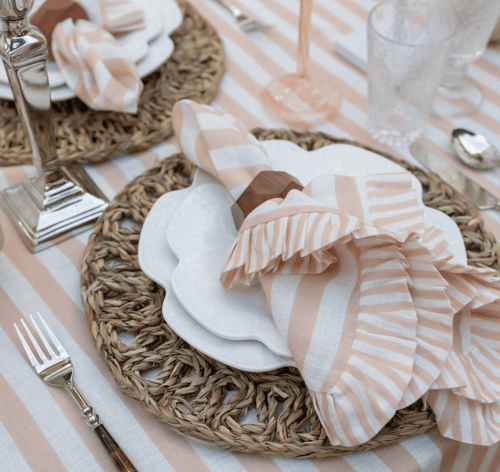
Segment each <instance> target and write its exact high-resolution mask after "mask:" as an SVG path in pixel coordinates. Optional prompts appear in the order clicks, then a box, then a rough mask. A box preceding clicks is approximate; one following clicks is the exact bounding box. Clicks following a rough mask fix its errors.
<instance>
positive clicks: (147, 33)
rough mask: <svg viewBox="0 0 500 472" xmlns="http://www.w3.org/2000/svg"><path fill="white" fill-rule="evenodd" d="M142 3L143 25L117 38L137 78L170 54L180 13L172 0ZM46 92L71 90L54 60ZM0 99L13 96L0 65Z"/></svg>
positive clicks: (57, 96)
mask: <svg viewBox="0 0 500 472" xmlns="http://www.w3.org/2000/svg"><path fill="white" fill-rule="evenodd" d="M141 3H142V4H143V5H144V6H145V14H146V21H147V24H148V26H147V28H145V29H144V30H140V31H134V32H131V33H128V34H126V35H123V36H120V37H118V38H117V40H118V42H119V43H120V44H121V45H122V46H124V48H125V50H126V51H127V52H128V53H129V56H130V59H131V60H133V61H134V62H136V63H137V71H138V72H139V76H140V77H141V78H143V77H146V76H147V75H149V74H151V73H152V72H154V71H155V70H156V69H158V68H159V67H160V66H161V65H162V64H163V63H165V62H166V60H167V59H168V58H169V57H170V55H171V54H172V52H173V50H174V43H173V41H172V40H171V39H170V34H171V33H172V32H173V31H175V30H176V29H177V28H178V27H179V26H180V24H181V23H182V12H181V10H180V8H179V5H178V4H177V2H176V1H175V0H148V1H147V2H141ZM47 73H48V76H49V84H50V93H51V97H52V101H53V102H58V101H62V100H69V99H71V98H74V97H75V94H74V92H73V91H72V90H71V89H70V88H69V87H68V86H67V85H66V83H65V80H64V77H63V76H62V74H61V72H60V71H59V69H58V67H57V65H56V63H55V62H54V61H50V60H49V61H47ZM0 98H5V99H8V100H12V99H13V95H12V90H11V89H10V86H9V84H8V79H7V74H6V72H5V68H4V67H2V66H0Z"/></svg>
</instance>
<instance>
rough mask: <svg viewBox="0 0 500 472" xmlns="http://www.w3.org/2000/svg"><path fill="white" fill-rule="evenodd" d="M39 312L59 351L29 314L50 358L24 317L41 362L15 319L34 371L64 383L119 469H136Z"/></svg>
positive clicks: (124, 471)
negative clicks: (80, 384)
mask: <svg viewBox="0 0 500 472" xmlns="http://www.w3.org/2000/svg"><path fill="white" fill-rule="evenodd" d="M38 316H39V317H40V321H41V322H42V324H43V326H44V328H45V331H46V332H47V334H48V335H49V337H50V339H51V341H52V343H53V345H54V347H55V349H56V351H57V353H56V352H54V350H53V349H52V347H51V345H50V344H49V342H48V341H47V338H46V337H45V335H44V334H43V333H42V331H41V330H40V328H39V327H38V325H37V324H36V323H35V320H34V319H33V317H32V316H31V315H30V319H31V323H32V324H33V326H34V328H35V329H36V332H37V333H38V336H39V337H40V339H41V340H42V343H43V345H44V346H45V349H46V350H47V352H48V354H49V356H50V360H49V359H47V357H46V355H45V353H44V352H43V350H42V349H41V347H40V345H39V344H38V342H37V341H36V339H35V337H34V336H33V335H32V334H31V331H30V329H29V328H28V326H26V323H25V322H24V320H21V323H22V324H23V326H24V329H25V330H26V332H27V333H28V336H29V338H30V340H31V342H32V344H33V346H34V347H35V350H36V352H37V354H38V356H39V358H40V360H41V363H40V361H39V360H38V359H37V357H36V356H35V354H34V353H33V351H32V350H31V348H30V346H29V345H28V343H27V342H26V339H24V336H23V335H22V334H21V331H20V330H19V328H18V327H17V325H16V323H14V326H15V328H16V331H17V335H18V336H19V339H20V340H21V344H22V345H23V347H24V350H25V351H26V355H27V356H28V359H29V361H30V363H31V366H32V367H33V369H34V371H35V372H36V373H37V374H38V376H39V377H40V378H41V379H42V380H44V381H45V382H47V383H48V384H49V385H52V386H54V387H63V388H65V389H66V390H67V391H68V392H69V393H70V395H71V396H72V397H73V400H75V402H76V403H77V404H78V406H79V407H80V409H81V410H82V415H83V416H85V417H86V418H87V424H88V425H89V426H90V427H91V428H92V429H93V430H94V432H95V434H96V435H97V437H98V438H99V441H101V444H102V445H103V446H104V448H105V449H106V452H107V453H108V455H109V456H110V458H111V460H112V461H113V462H114V464H115V465H116V467H117V468H118V470H119V471H121V472H137V469H136V468H135V467H134V465H133V464H132V462H130V460H129V458H128V457H127V456H126V455H125V453H124V452H123V451H122V449H121V448H120V446H118V444H117V442H116V441H115V440H114V439H113V436H111V434H110V433H109V431H108V430H107V429H106V427H105V426H104V425H103V424H102V423H101V422H100V420H99V415H97V414H96V413H94V410H93V408H92V407H91V406H90V405H89V403H88V402H87V400H85V397H84V396H83V395H82V394H81V392H80V391H79V390H78V388H77V387H76V385H75V383H74V382H73V364H72V363H71V359H70V358H69V356H68V353H67V352H66V350H65V349H64V347H63V346H62V344H61V343H60V342H59V340H58V339H57V338H56V336H55V334H54V333H53V332H52V331H51V329H50V328H49V327H48V325H47V323H46V322H45V320H44V319H43V318H42V315H40V313H38Z"/></svg>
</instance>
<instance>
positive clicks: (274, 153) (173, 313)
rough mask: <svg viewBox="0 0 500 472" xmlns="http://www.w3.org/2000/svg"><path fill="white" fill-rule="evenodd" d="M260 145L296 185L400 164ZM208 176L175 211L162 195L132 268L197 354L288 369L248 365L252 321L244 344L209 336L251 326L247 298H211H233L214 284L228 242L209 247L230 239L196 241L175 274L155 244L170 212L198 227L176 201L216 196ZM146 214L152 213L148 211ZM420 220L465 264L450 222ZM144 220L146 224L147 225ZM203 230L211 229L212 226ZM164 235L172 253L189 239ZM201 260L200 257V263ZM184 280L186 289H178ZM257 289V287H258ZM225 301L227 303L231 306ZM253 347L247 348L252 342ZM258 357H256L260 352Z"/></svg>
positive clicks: (356, 152) (365, 155) (349, 150)
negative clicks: (160, 294)
mask: <svg viewBox="0 0 500 472" xmlns="http://www.w3.org/2000/svg"><path fill="white" fill-rule="evenodd" d="M263 145H264V147H265V148H266V151H267V152H268V154H269V155H270V156H271V161H272V163H273V168H274V169H276V170H285V171H287V172H290V173H292V174H294V175H296V176H297V177H299V179H300V180H301V181H302V182H303V183H304V184H307V183H308V182H309V181H310V180H312V178H314V177H315V176H316V175H317V174H318V173H320V172H322V173H324V172H331V169H335V172H337V173H339V174H344V175H349V174H356V175H361V174H366V173H372V172H374V173H375V172H388V171H389V172H390V171H392V172H394V171H396V172H398V171H401V168H400V167H399V166H397V165H396V164H394V163H392V162H390V161H388V160H387V159H385V158H383V157H381V156H378V155H376V154H373V153H370V152H368V151H365V150H362V149H359V148H355V147H353V146H349V145H332V146H328V147H325V148H322V149H319V150H317V151H313V152H309V153H308V152H307V151H304V150H302V149H300V148H298V147H297V146H296V145H294V144H293V143H289V142H287V141H267V142H264V143H263ZM343 160H346V161H347V162H342V161H343ZM361 169H362V170H361ZM207 176H208V174H206V173H205V172H203V171H197V173H196V177H195V182H194V183H193V186H192V187H190V188H189V189H186V190H183V191H182V194H181V195H180V197H182V198H180V197H178V198H177V197H170V198H176V201H175V206H174V205H172V204H171V202H170V201H169V199H168V198H167V196H168V195H171V194H173V195H175V194H180V192H172V193H171V194H167V195H166V196H164V197H162V198H161V199H159V200H158V201H157V202H156V203H155V205H154V207H153V209H152V210H151V212H150V215H149V216H148V218H147V220H146V223H145V225H144V227H143V230H142V233H141V240H140V243H139V263H140V265H141V268H142V269H143V270H144V272H145V273H146V274H147V275H148V276H149V277H151V278H152V279H153V280H156V281H157V282H158V283H160V284H161V285H163V286H164V287H165V288H166V290H167V297H166V299H165V302H164V307H163V312H164V317H165V319H166V321H167V323H169V325H171V327H172V329H174V331H176V332H177V333H178V334H179V335H180V336H181V337H182V338H184V339H185V340H186V341H188V342H189V343H190V344H191V345H193V346H194V347H196V348H198V349H200V351H202V352H204V353H206V354H207V355H209V356H211V357H213V358H215V359H217V360H219V361H221V362H224V363H226V364H228V365H231V366H234V367H237V368H241V369H244V370H247V371H265V370H270V369H272V368H276V367H278V366H282V365H293V361H292V360H291V359H287V358H286V357H283V356H281V357H280V356H276V355H275V354H274V356H275V357H274V359H272V360H271V359H267V362H268V364H267V367H266V365H265V363H264V361H261V360H259V361H257V359H258V358H259V359H260V357H259V356H258V355H257V354H256V357H255V359H256V360H255V361H254V362H252V361H250V360H249V358H248V356H247V354H248V351H247V348H248V349H255V351H256V353H257V352H258V351H259V352H261V350H262V345H261V343H260V342H256V341H255V339H261V337H262V333H261V332H260V329H259V328H260V323H261V322H260V321H259V323H254V325H253V326H254V327H255V328H256V330H257V333H255V332H254V333H248V332H247V333H244V336H243V337H244V338H247V337H249V339H245V340H240V341H234V340H233V341H228V340H227V339H224V338H222V337H221V336H220V334H219V332H217V333H216V332H215V331H218V329H221V326H222V328H225V327H224V319H225V320H226V324H229V325H236V326H237V327H238V326H239V325H240V324H241V325H243V324H244V323H248V322H251V318H252V316H251V317H249V319H248V320H245V322H244V323H243V322H242V321H241V320H242V319H243V318H244V317H245V316H247V315H248V313H250V314H252V313H254V310H252V309H250V310H248V307H252V305H254V303H255V301H254V300H252V299H248V296H247V298H245V299H243V300H242V301H240V302H239V305H236V306H234V305H233V304H232V303H229V306H228V303H225V302H222V305H217V303H218V300H219V298H218V297H219V295H220V293H219V289H220V290H223V291H224V292H225V293H226V294H227V293H228V292H232V291H227V290H224V289H222V287H221V286H220V284H219V282H218V278H219V273H220V269H221V268H222V264H223V263H224V260H225V256H226V255H227V253H228V251H229V249H230V247H231V245H232V243H231V244H230V245H229V246H228V247H225V248H224V251H225V252H223V251H222V249H220V250H219V249H217V250H214V246H213V245H214V243H216V244H217V242H218V241H225V244H228V241H229V239H226V238H225V237H224V238H218V237H217V236H216V235H214V237H212V238H211V239H210V240H209V241H201V242H200V241H198V243H199V244H201V245H202V246H203V251H200V254H198V253H197V254H198V255H197V256H196V257H197V258H198V259H197V260H195V261H194V262H195V263H194V264H192V265H191V262H192V261H191V260H190V263H189V264H185V265H184V268H183V269H182V270H180V271H179V272H177V269H178V268H179V267H181V263H182V261H181V263H179V266H178V267H175V268H174V266H175V265H176V264H177V261H176V259H175V256H174V255H173V254H172V252H171V251H170V249H165V247H166V248H168V245H167V244H165V243H164V242H163V243H162V242H161V240H162V238H164V234H165V233H164V231H165V228H166V227H167V226H168V221H170V219H171V218H172V216H173V215H172V213H173V212H174V211H177V210H178V211H177V213H176V216H175V217H174V218H176V219H179V220H182V219H184V218H181V215H185V216H186V218H185V220H186V221H189V224H190V225H191V227H190V228H189V232H190V233H192V230H193V228H194V227H196V226H197V225H199V221H196V220H195V219H194V218H190V214H189V213H185V212H184V211H183V207H184V204H185V203H183V202H182V201H181V200H184V201H187V199H188V198H193V197H190V196H191V195H194V192H198V193H199V194H201V195H202V196H203V198H202V199H200V198H196V199H195V201H198V202H200V201H203V202H205V201H208V200H207V197H208V194H209V193H211V192H212V191H214V189H217V190H215V191H214V194H220V189H221V188H222V186H221V185H220V184H214V183H212V184H211V185H204V188H203V187H201V185H202V184H203V183H205V182H214V179H213V178H211V177H209V176H208V177H207ZM415 180H416V179H415ZM415 188H416V190H417V191H419V192H421V187H420V184H419V183H418V181H416V183H415ZM199 196H200V195H198V197H199ZM226 202H227V203H226V205H229V201H227V200H226ZM211 206H212V207H216V208H217V207H219V208H220V215H219V214H218V213H217V212H215V213H214V212H213V211H211V214H212V215H213V216H214V221H215V220H217V221H218V224H219V230H217V231H218V233H219V234H220V233H221V232H226V233H229V234H231V233H232V238H233V239H232V241H233V242H234V238H235V235H236V230H235V229H234V226H233V227H232V229H231V224H232V222H231V221H228V219H227V214H230V211H229V206H230V205H229V206H226V207H225V208H224V207H220V206H219V205H214V204H213V202H211ZM153 210H155V212H154V213H153ZM197 214H198V213H197ZM167 216H168V218H167ZM206 219H207V218H204V220H206ZM425 219H426V225H428V226H436V227H438V228H440V229H442V230H443V231H444V232H445V233H446V235H447V240H448V241H449V243H450V246H451V248H452V252H453V253H454V254H455V260H456V261H457V262H460V263H466V253H465V247H464V244H463V240H462V237H461V234H460V231H459V229H458V227H457V226H456V224H455V223H454V222H453V220H451V219H450V218H449V217H447V216H446V215H444V214H443V213H441V212H438V211H436V210H432V209H429V208H426V209H425ZM153 220H154V221H153ZM167 220H168V221H167ZM150 221H151V224H149V223H150ZM153 222H154V224H153ZM162 222H163V223H162ZM230 223H231V224H230ZM179 224H180V223H179ZM210 224H213V221H212V223H210ZM182 226H183V225H181V226H179V228H181V227H182ZM197 231H198V230H197ZM174 233H175V231H174ZM168 234H169V237H170V238H172V237H173V238H174V239H176V242H174V245H176V246H177V247H176V250H177V251H179V247H178V246H179V244H181V245H182V243H181V242H180V241H181V240H185V241H188V238H189V236H188V235H187V234H186V233H184V237H182V235H180V233H179V235H177V236H175V235H174V236H171V234H172V230H171V229H169V230H168ZM155 238H156V239H157V240H158V241H159V243H158V244H157V246H156V247H159V246H160V245H161V244H163V246H162V247H163V252H162V255H161V257H159V256H158V254H159V253H160V251H157V250H156V249H155V245H154V244H153V243H151V241H154V239H155ZM193 243H194V244H196V241H191V240H189V243H188V245H189V246H191V245H192V244H193ZM186 249H187V247H186V248H180V252H185V250H186ZM188 252H189V251H188ZM194 252H196V251H194ZM194 252H192V253H190V254H188V258H189V257H191V258H192V257H194V256H193V253H194ZM166 253H168V256H165V254H166ZM212 253H217V254H219V256H218V257H219V258H220V260H218V261H217V262H214V260H212V259H211V258H210V257H208V254H212ZM146 254H149V257H146ZM203 254H205V256H206V257H205V256H204V255H203ZM168 257H169V258H168ZM183 259H184V258H183ZM203 261H206V262H207V263H208V264H209V265H210V267H211V269H210V270H208V271H207V270H206V269H203V272H204V273H208V277H209V280H211V281H212V283H207V281H201V282H200V279H199V269H200V268H199V264H200V263H202V262H203ZM190 265H191V267H192V268H193V269H195V272H197V271H198V272H197V273H198V275H197V274H196V273H194V274H192V275H193V277H194V280H196V284H195V286H194V285H193V282H192V280H191V281H190V280H189V279H190V276H189V273H190ZM219 266H220V267H219ZM172 270H173V272H174V274H173V275H172V279H171V280H170V278H169V275H170V274H171V273H172ZM162 274H163V275H162ZM176 274H177V275H176ZM178 274H180V275H181V276H179V275H178ZM177 277H178V280H177V283H178V282H179V281H181V282H180V284H181V286H182V287H181V288H180V289H179V290H180V292H181V293H180V294H179V293H177V291H176V292H175V293H173V292H172V289H171V286H170V282H172V283H173V284H174V283H176V282H174V279H176V278H177ZM196 277H198V278H196ZM160 279H162V280H160ZM184 281H185V285H186V287H184ZM200 283H201V284H202V287H200ZM207 287H208V288H209V290H215V291H217V296H216V297H213V298H212V300H210V302H209V303H208V306H207V305H205V306H203V307H202V308H203V312H198V313H196V312H194V309H193V306H195V305H196V300H194V299H197V298H201V297H203V299H205V300H207V298H206V297H207V296H210V295H207V294H206V293H205V294H203V295H202V296H201V295H200V292H201V290H202V289H205V288H207ZM257 287H258V288H259V289H260V287H259V286H258V285H257ZM177 288H179V287H177ZM260 290H261V289H260ZM194 293H196V294H197V296H196V297H193V294H194ZM176 297H177V298H179V299H180V301H181V305H180V304H179V303H178V301H177V300H176ZM261 299H262V293H261V294H257V296H256V300H257V303H258V304H259V306H261V302H260V300H261ZM192 300H194V301H192ZM215 300H217V303H214V301H215ZM232 301H233V302H234V300H232ZM183 307H188V308H189V310H193V313H191V314H192V318H193V320H190V319H189V318H186V317H189V314H188V313H187V312H186V310H185V309H183ZM261 308H262V309H263V310H266V311H267V316H269V317H270V319H271V321H272V317H271V315H270V313H269V309H268V308H267V305H265V306H264V307H261ZM231 310H232V312H231ZM221 317H222V318H221ZM200 319H202V322H201V321H200ZM235 319H236V320H238V322H237V323H235V321H234V320H235ZM194 320H197V321H200V324H198V323H197V324H198V326H197V327H196V335H194V334H192V333H194V328H193V326H194V325H193V324H192V321H194ZM195 323H196V321H195ZM273 323H274V321H273ZM201 324H203V325H204V326H205V327H209V328H210V329H204V328H202V327H201V326H200V325H201ZM250 326H252V325H250ZM200 328H201V329H200ZM245 329H248V324H245ZM230 336H234V334H230ZM252 340H253V341H252ZM226 341H228V342H229V343H230V344H226V343H225V342H226ZM221 342H222V343H223V344H224V346H225V349H222V348H221V346H222V344H221ZM252 342H253V343H254V344H252ZM239 343H244V344H245V349H244V350H243V346H241V347H242V352H245V353H247V354H245V355H242V356H241V357H239V354H238V353H237V351H236V350H234V351H233V346H235V345H239ZM281 343H282V340H281V339H280V342H279V343H277V345H278V346H281ZM270 347H272V348H273V350H274V351H276V350H278V351H279V349H276V346H275V345H274V344H272V343H271V346H270ZM268 353H269V354H273V353H272V352H271V351H270V350H269V351H268ZM260 356H262V354H261V355H260ZM261 362H262V363H261ZM280 363H281V364H280ZM243 365H245V367H243Z"/></svg>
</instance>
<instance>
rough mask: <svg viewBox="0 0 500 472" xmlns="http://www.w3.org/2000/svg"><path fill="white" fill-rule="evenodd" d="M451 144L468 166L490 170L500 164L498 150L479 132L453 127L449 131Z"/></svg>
mask: <svg viewBox="0 0 500 472" xmlns="http://www.w3.org/2000/svg"><path fill="white" fill-rule="evenodd" d="M451 145H452V147H453V149H454V151H455V153H456V154H457V156H458V157H459V159H460V160H461V161H462V162H463V163H464V164H465V165H468V166H469V167H472V168H474V169H479V170H491V169H494V168H495V167H497V166H499V165H500V152H499V151H498V149H497V148H496V147H495V146H494V145H493V144H491V143H490V142H489V141H488V140H487V139H486V138H485V137H484V136H483V135H481V134H478V133H473V132H472V131H469V130H467V129H463V128H455V129H454V130H453V131H452V132H451Z"/></svg>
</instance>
